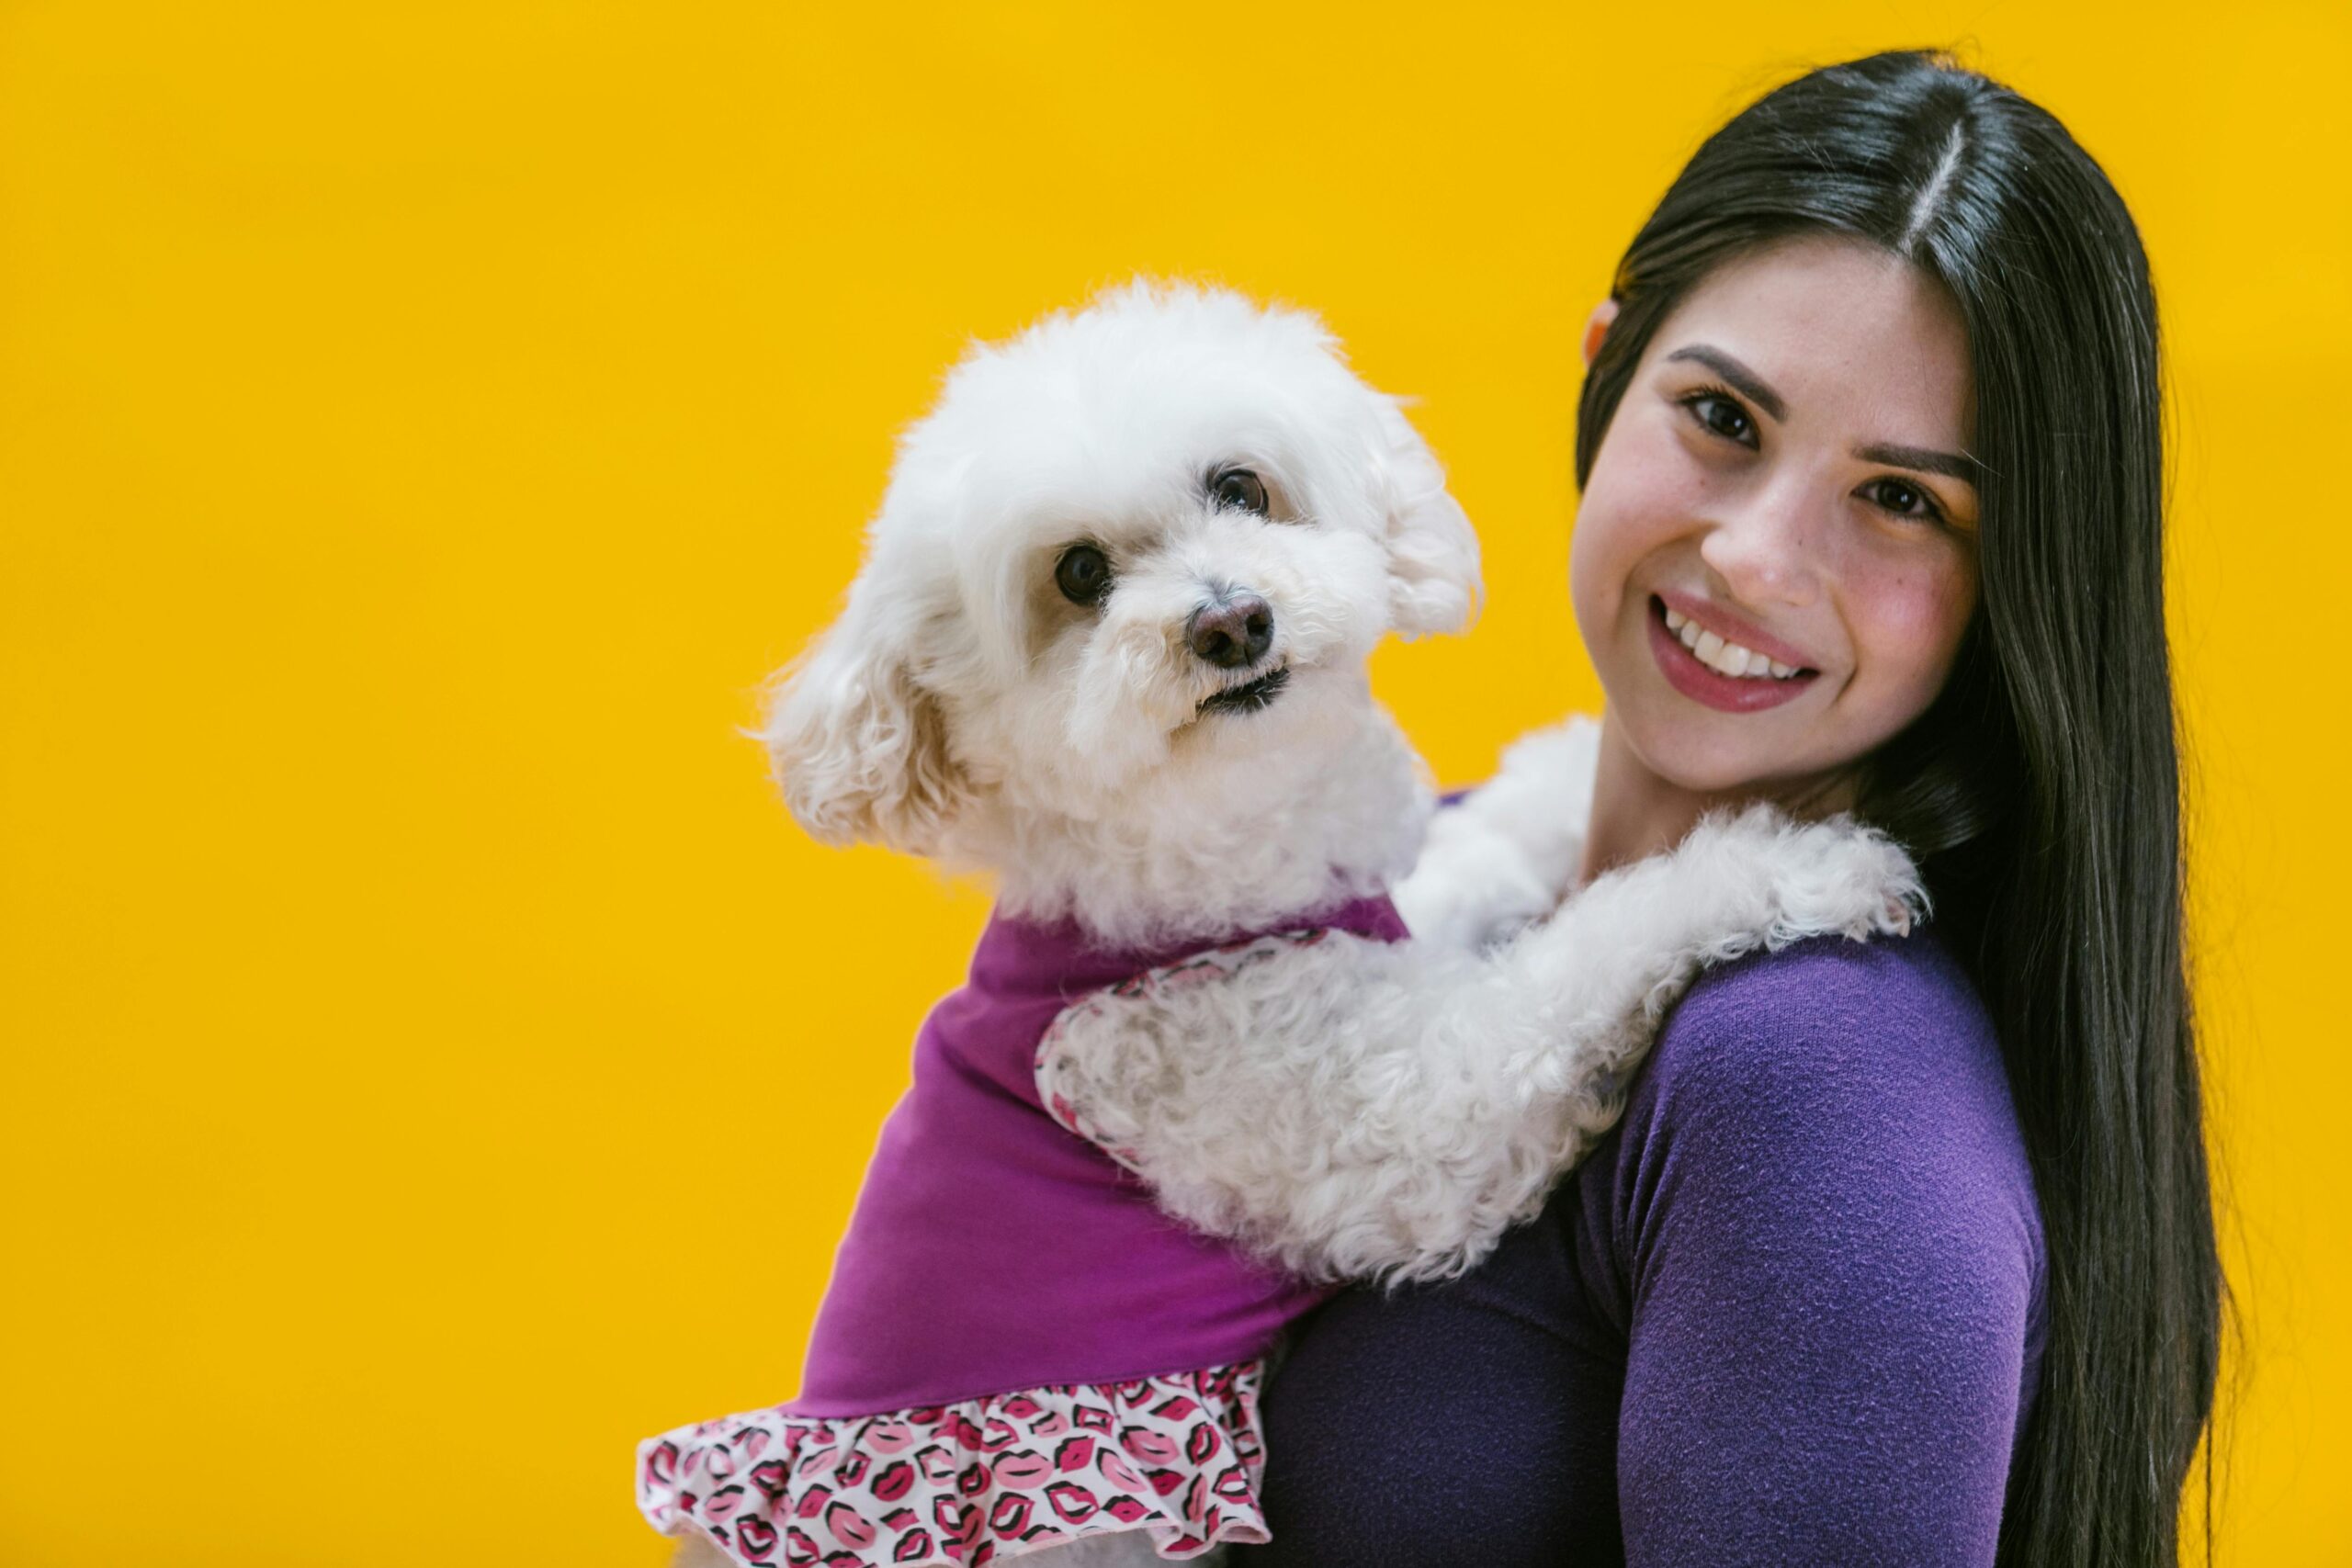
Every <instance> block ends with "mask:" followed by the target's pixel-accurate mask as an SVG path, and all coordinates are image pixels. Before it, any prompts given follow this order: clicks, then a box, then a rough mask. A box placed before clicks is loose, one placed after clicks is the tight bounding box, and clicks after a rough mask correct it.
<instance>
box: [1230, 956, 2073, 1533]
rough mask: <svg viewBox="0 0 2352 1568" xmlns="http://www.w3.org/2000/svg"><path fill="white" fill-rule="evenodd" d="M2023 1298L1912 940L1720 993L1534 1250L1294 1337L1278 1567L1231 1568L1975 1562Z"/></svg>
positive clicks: (1274, 1497)
mask: <svg viewBox="0 0 2352 1568" xmlns="http://www.w3.org/2000/svg"><path fill="white" fill-rule="evenodd" d="M2042 1278H2043V1252H2042V1237H2041V1214H2040V1211H2039V1209H2038V1207H2037V1205H2036V1203H2035V1201H2034V1192H2033V1184H2032V1179H2031V1177H2030V1173H2029V1171H2028V1168H2027V1165H2026V1159H2025V1151H2024V1147H2023V1145H2022V1142H2021V1141H2020V1138H2019V1134H2018V1124H2017V1117H2016V1113H2015V1111H2014V1110H2013V1108H2012V1106H2011V1103H2010V1100H2009V1092H2008V1085H2007V1077H2006V1075H2005V1073H2004V1071H2003V1068H2002V1065H2001V1055H2000V1052H1999V1049H1998V1047H1997V1046H1996V1043H1995V1040H1994V1036H1993V1031H1992V1028H1991V1024H1990V1021H1989V1020H1988V1019H1987V1017H1986V1015H1985V1010H1984V1007H1983V1004H1982V1003H1981V1001H1980V1000H1979V999H1978V998H1977V996H1976V994H1975V991H1974V990H1973V987H1971V986H1970V984H1969V982H1968V980H1967V979H1966V977H1965V976H1963V975H1962V971H1961V969H1960V966H1959V964H1957V963H1956V962H1955V961H1954V960H1953V958H1952V957H1951V954H1950V953H1948V952H1947V951H1946V949H1945V948H1944V946H1943V944H1942V943H1941V942H1939V940H1937V939H1936V938H1935V937H1934V936H1933V935H1932V934H1925V933H1923V934H1921V935H1917V936H1914V937H1911V938H1908V939H1895V940H1887V941H1880V942H1872V943H1871V944H1869V945H1862V944H1860V943H1855V942H1847V941H1844V940H1843V939H1840V938H1834V937H1833V938H1825V939H1821V940H1818V941H1815V942H1804V943H1801V944H1798V945H1796V946H1793V947H1791V948H1788V949H1786V950H1785V951H1783V952H1781V953H1775V954H1758V955H1755V956H1752V957H1750V958H1747V959H1745V960H1742V961H1740V962H1737V963H1735V964H1728V965H1726V966H1724V968H1722V969H1720V970H1717V971H1714V972H1713V973H1710V974H1708V975H1706V976H1703V977H1702V979H1701V980H1700V982H1699V983H1698V984H1697V985H1696V986H1695V987H1693V988H1692V989H1691V992H1690V994H1689V996H1688V997H1687V998H1685V999H1684V1000H1683V1002H1682V1003H1681V1005H1680V1006H1679V1008H1678V1009H1677V1010H1675V1011H1674V1013H1673V1014H1672V1015H1671V1016H1670V1018H1669V1019H1668V1022H1667V1025H1666V1028H1665V1030H1664V1032H1662V1034H1661V1035H1660V1037H1659V1040H1658V1043H1657V1046H1656V1048H1655V1049H1654V1050H1653V1052H1652V1053H1651V1055H1650V1057H1649V1059H1648V1060H1647V1061H1646V1062H1645V1064H1644V1065H1643V1066H1642V1068H1641V1069H1640V1071H1639V1075H1638V1077H1636V1079H1635V1081H1634V1087H1633V1090H1632V1093H1631V1096H1630V1099H1629V1102H1628V1104H1627V1108H1626V1111H1625V1115H1624V1118H1623V1121H1622V1122H1620V1123H1619V1125H1618V1127H1617V1128H1616V1130H1614V1131H1613V1132H1611V1134H1610V1135H1609V1136H1608V1137H1607V1138H1606V1139H1605V1140H1604V1141H1603V1142H1602V1143H1601V1144H1600V1145H1599V1147H1598V1148H1596V1149H1595V1151H1594V1152H1593V1153H1592V1155H1591V1156H1589V1158H1588V1159H1587V1160H1586V1161H1585V1163H1584V1164H1583V1165H1582V1166H1580V1167H1579V1168H1577V1171H1576V1172H1575V1173H1574V1174H1573V1175H1571V1176H1570V1178H1569V1179H1567V1180H1566V1182H1564V1183H1563V1184H1562V1186H1561V1188H1560V1189H1559V1190H1558V1191H1557V1193H1555V1196H1554V1197H1553V1199H1552V1201H1551V1203H1550V1205H1549V1206H1548V1207H1547V1208H1546V1209H1545V1211H1544V1213H1543V1215H1542V1217H1541V1218H1540V1219H1538V1220H1537V1221H1535V1222H1534V1223H1532V1224H1528V1225H1525V1226H1522V1227H1521V1228H1520V1229H1519V1230H1517V1231H1515V1232H1513V1233H1512V1234H1511V1235H1510V1236H1509V1237H1508V1238H1507V1239H1506V1240H1505V1241H1504V1243H1503V1245H1502V1247H1501V1248H1500V1249H1499V1250H1498V1252H1497V1253H1496V1255H1495V1256H1494V1257H1493V1258H1490V1259H1489V1260H1488V1261H1487V1262H1486V1263H1485V1264H1483V1265H1482V1266H1481V1267H1480V1268H1479V1269H1476V1271H1474V1272H1473V1273H1472V1274H1471V1275H1469V1276H1468V1277H1467V1278H1465V1279H1464V1280H1459V1281H1457V1282H1454V1283H1453V1284H1450V1285H1446V1286H1439V1287H1430V1288H1425V1289H1421V1290H1417V1291H1412V1292H1406V1293H1403V1294H1400V1295H1397V1296H1394V1297H1386V1296H1383V1295H1380V1294H1377V1293H1374V1292H1351V1293H1349V1294H1346V1295H1342V1296H1340V1297H1339V1298H1337V1299H1335V1300H1334V1301H1332V1302H1331V1303H1329V1305H1327V1306H1325V1307H1324V1308H1322V1309H1321V1310H1320V1311H1319V1312H1318V1313H1317V1314H1315V1315H1314V1316H1312V1317H1310V1318H1309V1319H1308V1320H1307V1321H1306V1325H1304V1327H1303V1329H1302V1330H1301V1331H1300V1333H1299V1335H1298V1337H1297V1342H1296V1346H1295V1351H1294V1353H1293V1355H1292V1356H1291V1358H1290V1359H1289V1360H1288V1361H1287V1362H1285V1363H1284V1364H1283V1368H1282V1370H1281V1371H1280V1372H1279V1373H1278V1374H1277V1375H1276V1376H1275V1377H1274V1379H1273V1380H1272V1382H1271V1384H1270V1385H1269V1389H1268V1393H1267V1402H1266V1406H1265V1410H1266V1423H1267V1427H1266V1437H1267V1450H1268V1457H1269V1461H1270V1462H1269V1467H1268V1472H1267V1478H1266V1511H1267V1516H1268V1523H1269V1524H1270V1525H1271V1526H1272V1530H1273V1542H1272V1545H1270V1546H1267V1547H1262V1548H1258V1549H1254V1550H1247V1551H1239V1552H1237V1553H1236V1564H1237V1568H1243V1565H1249V1568H1263V1565H1265V1564H1269V1563H1277V1564H1332V1565H1334V1568H1385V1565H1387V1564H1397V1565H1398V1568H1404V1565H1407V1564H1409V1565H1411V1568H1445V1565H1448V1564H1461V1565H1463V1568H1470V1565H1473V1564H1475V1565H1476V1568H1517V1565H1519V1564H1535V1563H1544V1564H1570V1565H1576V1564H1587V1563H1616V1562H1627V1563H1633V1564H1636V1565H1641V1568H1657V1565H1663V1564H1684V1563H1689V1564H1706V1565H1707V1568H1731V1565H1734V1564H1741V1563H1774V1564H1781V1563H1793V1562H1805V1563H1815V1562H1834V1563H1875V1562H1885V1563H1901V1564H1905V1565H1921V1564H1937V1563H1977V1564H1982V1563H1989V1562H1992V1561H1993V1550H1994V1542H1995V1538H1996V1532H1997V1529H1998V1527H1999V1524H2000V1517H2001V1507H2002V1501H2003V1495H2004V1491H2005V1487H2006V1483H2007V1475H2008V1470H2009V1457H2010V1453H2011V1450H2012V1449H2013V1446H2014V1444H2015V1440H2016V1437H2017V1434H2018V1432H2019V1431H2020V1430H2021V1429H2022V1427H2023V1425H2024V1421H2025V1417H2026V1414H2027V1411H2028V1409H2029V1408H2030V1404H2031V1401H2032V1397H2033V1390H2034V1387H2035V1384H2036V1380H2037V1374H2038V1372H2039V1369H2040V1362H2041V1342H2042V1337H2043V1332H2044V1322H2045V1313H2044V1306H2043V1301H2042Z"/></svg>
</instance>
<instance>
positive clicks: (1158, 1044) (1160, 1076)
mask: <svg viewBox="0 0 2352 1568" xmlns="http://www.w3.org/2000/svg"><path fill="white" fill-rule="evenodd" d="M1921 903H1922V896H1921V893H1920V890H1919V886H1918V882H1917V874H1916V872H1915V871H1914V869H1913V867H1912V865H1911V863H1910V861H1909V859H1908V858H1907V857H1905V855H1904V854H1903V852H1901V851H1900V850H1899V849H1897V848H1896V847H1895V846H1894V845H1893V844H1891V843H1890V842H1888V841H1887V840H1884V839H1883V838H1881V837H1879V836H1878V835H1876V834H1872V833H1869V832H1866V831H1864V830H1862V829H1858V828H1855V827H1854V826H1852V825H1851V824H1849V823H1844V822H1832V823H1826V824H1815V825H1811V826H1797V825H1792V824H1791V823H1789V822H1787V821H1786V820H1785V819H1783V818H1779V817H1777V816H1776V815H1774V814H1773V813H1771V812H1770V811H1769V810H1767V809H1765V808H1762V807H1758V808H1754V809H1751V810H1750V811H1749V812H1747V813H1746V814H1745V815H1743V816H1741V817H1739V818H1735V819H1730V820H1711V821H1709V822H1706V823H1703V824H1702V826H1701V827H1700V828H1699V829H1696V830H1694V831H1693V832H1692V834H1691V836H1690V838H1688V839H1687V840H1685V841H1684V842H1683V844H1682V845H1681V846H1679V848H1678V849H1677V850H1676V851H1675V852H1673V853H1671V854H1668V855H1663V856H1657V857H1653V858H1652V859H1649V860H1645V861H1643V862H1641V863H1638V864H1635V865H1634V866H1630V867H1626V868H1624V869H1623V870H1620V871H1617V872H1614V873H1611V874H1610V875H1608V876H1605V877H1602V878H1600V879H1599V880H1597V881H1595V882H1594V883H1593V884H1592V885H1591V886H1589V887H1588V888H1586V889H1585V890H1584V891H1583V892H1581V893H1579V894H1578V895H1577V897H1574V898H1572V899H1571V900H1569V901H1568V903H1567V904H1566V905H1565V906H1563V907H1562V908H1561V909H1560V910H1559V912H1558V913H1557V914H1555V916H1554V917H1553V918H1552V919H1550V920H1547V921H1546V922H1544V924H1542V925H1540V926H1537V927H1534V928H1532V929H1531V930H1529V931H1525V932H1523V933H1522V934H1521V936H1519V937H1518V938H1517V939H1515V940H1514V941H1512V942H1510V943H1509V944H1508V945H1506V946H1504V947H1502V948H1501V949H1499V950H1498V951H1496V952H1494V953H1490V954H1487V955H1485V956H1483V957H1479V956H1473V955H1470V954H1466V953H1460V952H1449V951H1445V950H1442V949H1433V948H1430V947H1427V946H1424V945H1423V944H1420V943H1418V942H1408V943H1398V944H1388V943H1380V942H1363V941H1360V940H1358V939H1355V938H1352V937H1346V936H1340V935H1336V934H1333V935H1327V936H1325V937H1323V938H1322V939H1321V940H1319V941H1317V942H1310V943H1299V942H1291V941H1286V940H1284V939H1279V938H1276V939H1268V940H1267V941H1266V942H1259V943H1255V944H1252V945H1251V946H1250V947H1247V948H1244V949H1240V950H1238V951H1236V952H1231V953H1225V954H1222V955H1219V956H1218V957H1217V959H1216V962H1215V963H1213V964H1199V963H1193V964H1186V965H1183V966H1181V967H1179V968H1177V969H1173V970H1170V971H1164V972H1161V973H1160V974H1159V975H1157V976H1153V977H1151V978H1150V979H1148V980H1147V982H1146V983H1144V984H1142V985H1140V986H1136V987H1126V988H1123V990H1122V992H1120V993H1105V994H1103V995H1101V996H1097V997H1094V998H1088V999H1087V1000H1085V1001H1083V1002H1081V1003H1080V1004H1079V1005H1077V1006H1075V1007H1073V1008H1071V1009H1070V1010H1068V1011H1066V1012H1065V1013H1064V1014H1063V1015H1062V1016H1061V1018H1059V1019H1058V1020H1057V1021H1056V1023H1055V1025H1054V1027H1053V1029H1052V1030H1051V1031H1049V1032H1048V1033H1047V1035H1046V1040H1045V1042H1044V1043H1043V1044H1042V1046H1041V1047H1040V1051H1039V1057H1038V1081H1039V1086H1040V1089H1041V1090H1042V1091H1043V1092H1044V1094H1045V1095H1046V1101H1047V1103H1048V1105H1049V1106H1051V1107H1052V1108H1053V1110H1054V1111H1055V1114H1057V1116H1059V1117H1061V1118H1062V1120H1063V1121H1064V1122H1066V1123H1067V1124H1069V1125H1070V1126H1071V1127H1073V1128H1074V1129H1075V1130H1077V1131H1080V1132H1081V1133H1083V1134H1085V1135H1086V1136H1088V1137H1090V1138H1091V1139H1093V1140H1094V1141H1095V1142H1096V1143H1098V1144H1100V1145H1103V1147H1105V1148H1107V1149H1109V1150H1111V1151H1112V1153H1113V1154H1114V1156H1115V1157H1117V1158H1119V1159H1121V1160H1122V1161H1123V1162H1125V1164H1127V1165H1128V1166H1129V1167H1130V1168H1133V1169H1135V1170H1136V1171H1138V1172H1139V1173H1141V1174H1142V1175H1143V1176H1144V1177H1145V1178H1146V1179H1148V1180H1149V1181H1151V1182H1152V1184H1153V1186H1154V1187H1155V1189H1156V1190H1157V1193H1158V1196H1159V1201H1160V1203H1161V1205H1162V1206H1163V1207H1164V1208H1166V1209H1167V1210H1168V1212H1169V1213H1172V1214H1174V1215H1176V1216H1177V1217H1178V1218H1180V1219H1182V1220H1185V1221H1187V1222H1188V1223H1190V1224H1193V1225H1195V1226H1197V1227H1199V1228H1200V1229H1203V1230H1205V1231H1208V1232H1210V1233H1211V1234H1214V1235H1222V1236H1227V1237H1231V1238H1233V1239H1236V1240H1238V1241H1240V1242H1242V1243H1243V1244H1245V1245H1247V1246H1250V1247H1253V1248H1255V1249H1257V1250H1259V1251H1261V1252H1262V1253H1263V1254H1265V1255H1266V1256H1267V1257H1269V1258H1272V1260H1274V1261H1276V1262H1278V1263H1280V1264H1283V1266H1285V1267H1288V1268H1290V1269H1295V1270H1297V1271H1299V1272H1302V1273H1305V1274H1307V1275H1310V1276H1314V1277H1322V1278H1390V1279H1431V1278H1440V1277H1443V1276H1446V1275H1450V1274H1453V1273H1458V1272H1460V1271H1461V1270H1462V1269H1466V1268H1467V1267H1469V1266H1470V1265H1471V1264H1472V1263H1475V1262H1476V1260H1477V1259H1478V1258H1481V1257H1483V1256H1484V1255H1485V1253H1486V1252H1487V1250H1489V1249H1490V1248H1491V1247H1493V1245H1494V1244H1495V1242H1496V1241H1497V1240H1498V1239H1499V1238H1500V1237H1501V1235H1502V1233H1503V1232H1504V1231H1505V1230H1506V1229H1508V1228H1509V1227H1510V1225H1511V1224H1514V1223H1517V1222H1518V1221H1521V1220H1524V1219H1526V1218H1529V1217H1530V1216H1532V1214H1533V1213H1535V1211H1536V1210H1537V1209H1538V1208H1539V1207H1540V1206H1541V1205H1542V1202H1543V1200H1544V1195H1545V1193H1546V1192H1547V1191H1548V1190H1550V1188H1551V1186H1552V1184H1553V1183H1554V1182H1555V1180H1556V1179H1558V1177H1559V1175H1560V1174H1561V1172H1563V1171H1564V1170H1566V1168H1568V1167H1569V1166H1571V1165H1573V1164H1574V1163H1575V1162H1576V1161H1577V1159H1578V1158H1580V1157H1581V1156H1582V1155H1583V1154H1584V1152H1585V1151H1586V1150H1587V1149H1588V1148H1589V1146H1590V1145H1591V1144H1592V1142H1593V1141H1594V1140H1595V1139H1597V1138H1598V1137H1599V1136H1600V1134H1602V1133H1603V1132H1605V1131H1606V1130H1607V1129H1608V1128H1609V1126H1610V1125H1611V1123H1612V1122H1614V1120H1615V1118H1616V1116H1617V1113H1618V1111H1619V1110H1620V1109H1621V1108H1622V1093H1623V1086H1624V1082H1625V1079H1626V1077H1627V1076H1628V1075H1629V1073H1630V1070H1631V1068H1632V1066H1634V1063H1636V1062H1637V1061H1638V1060H1639V1058H1640V1056H1641V1054H1642V1053H1643V1051H1645V1049H1646V1048H1647V1046H1648V1043H1649V1041H1650V1039H1651V1037H1652V1035H1653V1034H1654V1032H1655V1031H1656V1028H1657V1022H1658V1021H1659V1019H1660V1018H1661V1016H1662V1015H1663V1013H1664V1012H1665V1010H1666V1009H1667V1008H1668V1006H1669V1005H1670V1004H1671V1003H1672V1001H1673V1000H1674V999H1675V998H1677V997H1678V996H1679V995H1680V993H1681V991H1682V989H1683V987H1686V986H1687V985H1688V984H1689V983H1690V981H1691V978H1692V977H1693V976H1695V975H1696V974H1697V973H1698V971H1699V970H1700V969H1701V968H1702V966H1704V965H1705V964H1709V963H1713V962H1717V961H1720V960H1723V959H1725V958H1730V957H1734V956H1736V955H1738V954H1740V953H1746V952H1749V951H1751V950H1753V949H1756V948H1758V947H1777V946H1781V945H1783V944H1785V943H1787V942H1794V941H1798V940H1801V939H1803V938H1805V937H1811V936H1818V935H1826V934H1833V933H1842V934H1845V935H1849V936H1852V937H1856V938H1861V937H1866V936H1869V935H1871V934H1873V933H1880V932H1894V931H1907V930H1908V929H1909V928H1910V924H1911V922H1912V920H1913V919H1915V918H1916V916H1917V909H1918V907H1919V906H1920V904H1921Z"/></svg>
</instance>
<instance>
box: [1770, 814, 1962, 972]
mask: <svg viewBox="0 0 2352 1568" xmlns="http://www.w3.org/2000/svg"><path fill="white" fill-rule="evenodd" d="M1782 838H1783V840H1784V842H1785V844H1786V847H1787V852H1788V860H1787V863H1786V869H1785V870H1784V872H1783V874H1782V880H1781V883H1780V885H1779V886H1780V900H1781V921H1782V922H1783V923H1784V924H1786V925H1788V926H1790V927H1792V928H1794V930H1795V931H1797V932H1801V933H1802V934H1804V935H1823V934H1826V933H1829V932H1832V931H1836V932H1839V933H1842V934H1843V935H1845V936H1847V937H1849V938H1851V939H1852V940H1854V941H1856V942H1866V941H1868V940H1869V939H1871V937H1873V936H1908V935H1909V934H1910V933H1911V930H1912V928H1913V927H1914V926H1915V925H1916V924H1917V923H1918V921H1919V920H1921V919H1924V918H1925V917H1926V915H1927V912H1928V893H1927V888H1926V886H1924V885H1923V884H1922V883H1921V882H1920V880H1919V869H1918V867H1917V866H1916V865H1914V864H1913V863H1912V861H1911V857H1910V856H1909V855H1908V854H1906V853H1905V852H1904V850H1903V847H1902V846H1901V845H1900V844H1897V843H1896V842H1895V841H1894V840H1892V839H1890V838H1888V837H1887V836H1886V835H1885V834H1883V833H1881V832H1879V831H1878V830H1876V829H1871V828H1867V827H1864V826H1863V825H1861V824H1860V823H1858V822H1856V821H1854V820H1853V819H1852V818H1848V817H1843V816H1839V817H1833V818H1829V819H1828V820H1826V821H1822V822H1806V823H1799V824H1795V825H1792V826H1788V827H1786V828H1784V829H1782Z"/></svg>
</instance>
